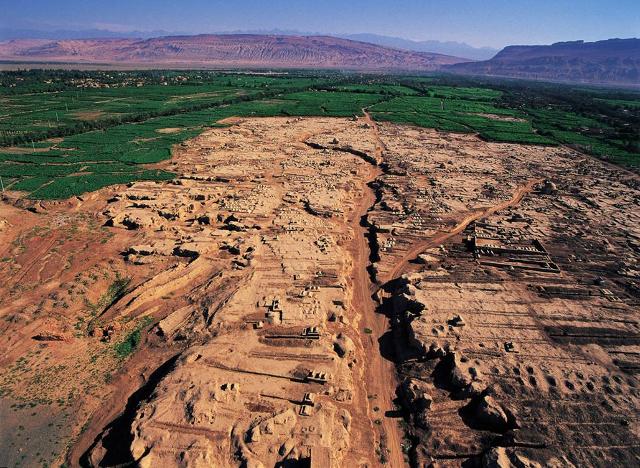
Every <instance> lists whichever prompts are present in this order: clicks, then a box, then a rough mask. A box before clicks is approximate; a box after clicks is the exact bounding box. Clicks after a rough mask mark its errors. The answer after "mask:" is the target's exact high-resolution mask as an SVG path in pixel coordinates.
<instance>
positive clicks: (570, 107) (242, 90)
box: [0, 71, 640, 199]
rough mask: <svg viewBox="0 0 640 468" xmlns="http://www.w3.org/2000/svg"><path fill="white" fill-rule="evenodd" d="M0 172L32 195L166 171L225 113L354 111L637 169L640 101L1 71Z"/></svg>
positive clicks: (492, 88) (565, 92) (180, 75)
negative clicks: (180, 147)
mask: <svg viewBox="0 0 640 468" xmlns="http://www.w3.org/2000/svg"><path fill="white" fill-rule="evenodd" d="M0 85H1V87H0V176H2V179H3V182H4V185H5V187H8V188H10V189H12V190H20V191H24V192H26V193H27V196H29V197H31V198H36V199H55V198H68V197H70V196H74V195H81V194H82V193H85V192H90V191H93V190H97V189H99V188H102V187H105V186H108V185H114V184H122V183H128V182H131V181H135V180H165V179H170V178H172V177H173V176H174V175H173V174H171V173H168V172H165V171H158V170H151V169H149V168H148V166H146V165H147V164H150V163H157V162H160V161H163V160H166V159H168V158H170V157H171V148H172V146H173V145H175V144H178V143H180V142H182V141H184V140H186V139H189V138H193V137H194V136H196V135H197V134H199V133H200V132H201V131H202V130H203V129H204V128H206V127H210V126H216V125H219V124H217V122H218V121H219V120H220V119H224V118H226V117H230V116H258V117H262V116H330V117H350V116H353V115H361V114H362V110H363V109H364V108H366V109H367V110H368V111H369V112H370V114H371V115H372V117H373V118H374V119H376V120H378V121H389V122H395V123H401V124H410V125H418V126H422V127H429V128H435V129H438V130H442V131H452V132H466V133H475V134H478V135H479V136H480V137H481V138H484V139H486V140H490V141H498V142H512V143H523V144H542V145H557V144H567V145H572V146H574V147H576V148H578V149H581V150H583V151H585V152H588V153H591V154H593V155H595V156H598V157H601V158H604V159H607V160H610V161H613V162H615V163H618V164H623V165H626V166H629V167H632V168H637V167H638V166H640V147H639V140H640V138H639V136H638V135H639V131H638V129H639V127H640V94H638V93H632V92H621V91H613V90H611V91H607V90H602V89H593V90H592V89H587V88H569V87H563V86H560V85H548V84H531V83H525V84H523V83H521V82H520V83H519V82H512V81H511V82H489V83H485V82H474V81H472V80H470V79H469V78H454V77H448V76H432V77H407V76H402V77H393V76H363V75H347V74H344V75H343V74H338V73H324V74H323V73H320V72H317V73H314V74H311V73H303V72H295V73H290V74H278V75H260V74H234V73H222V72H203V71H200V72H196V71H193V72H178V71H162V72H160V71H147V72H73V71H29V72H5V73H0Z"/></svg>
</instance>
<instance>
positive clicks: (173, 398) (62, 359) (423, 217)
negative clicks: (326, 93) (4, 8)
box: [0, 112, 640, 467]
mask: <svg viewBox="0 0 640 468" xmlns="http://www.w3.org/2000/svg"><path fill="white" fill-rule="evenodd" d="M225 123H227V124H228V125H229V126H228V127H226V128H214V129H210V130H207V131H205V132H204V133H203V134H201V135H200V136H198V137H196V138H194V139H193V140H190V141H188V142H186V143H184V144H182V145H181V146H179V147H176V148H175V149H174V157H173V158H172V159H171V160H170V161H169V162H167V163H166V164H165V165H164V166H165V167H166V168H167V169H169V170H171V171H173V172H175V173H177V174H179V178H178V179H176V181H174V182H169V183H155V182H154V183H151V182H139V183H134V184H130V185H129V186H126V187H124V186H120V187H114V188H109V189H105V190H102V191H99V192H96V193H92V194H87V195H85V196H83V197H82V198H75V199H72V200H69V201H66V202H47V203H42V204H40V203H37V204H33V203H32V202H26V201H24V200H20V199H19V197H18V194H8V196H7V197H6V198H5V200H4V201H3V202H2V204H0V241H1V242H0V258H1V259H2V262H1V263H0V273H1V274H2V276H3V278H6V280H5V281H4V282H3V283H2V284H1V285H0V297H2V302H1V303H0V318H1V319H2V320H0V327H1V333H0V349H2V350H3V351H4V352H3V353H2V357H1V358H0V366H1V368H2V373H1V377H0V391H1V392H2V400H1V402H0V419H2V420H3V426H4V427H3V429H7V430H6V431H5V432H6V434H8V436H7V437H2V440H1V441H0V465H9V466H14V465H18V464H22V465H25V466H32V465H38V464H40V465H41V464H43V463H48V464H50V465H51V464H52V463H62V462H63V461H66V462H67V463H68V464H70V465H72V466H77V465H79V464H82V465H85V466H90V465H94V466H119V465H123V464H125V465H126V464H128V463H132V462H137V463H139V464H140V465H141V466H149V467H155V466H175V465H181V466H240V465H243V464H244V465H245V466H294V465H295V463H309V460H310V463H311V466H353V465H355V466H377V465H380V464H383V463H385V464H387V466H393V467H395V466H402V465H404V464H406V463H411V464H412V465H414V466H423V465H426V464H428V463H430V462H431V461H437V462H438V463H439V464H440V465H444V466H460V465H461V464H463V463H465V462H467V463H471V464H472V465H471V466H473V464H477V465H481V464H483V463H484V464H490V463H491V462H492V461H493V460H494V459H495V460H498V462H499V463H501V464H500V465H494V466H509V465H508V463H509V460H511V463H520V462H522V463H524V462H527V461H528V462H531V463H540V464H542V465H549V464H556V465H558V466H567V465H569V464H573V465H575V466H584V465H601V466H611V465H615V464H620V465H634V464H637V462H638V458H639V457H640V452H639V447H638V444H637V442H635V441H636V440H637V438H638V425H637V422H638V421H637V416H635V415H637V410H638V390H637V384H638V382H637V379H636V377H635V375H636V373H637V369H638V359H637V356H638V352H640V350H639V349H638V345H639V341H638V336H639V335H638V322H637V319H638V317H637V310H638V308H637V305H638V285H637V281H638V276H639V275H640V273H639V268H640V267H639V266H638V256H639V251H640V231H639V228H638V226H639V223H638V221H640V220H639V219H638V218H640V214H639V213H640V210H639V209H638V205H639V204H640V201H639V200H640V193H639V183H638V179H637V177H636V176H634V175H633V174H629V173H625V172H623V171H618V170H617V169H615V168H612V167H611V166H605V165H603V164H602V163H600V162H597V161H594V160H592V159H589V158H586V157H585V156H583V155H580V154H578V153H575V152H573V151H571V150H567V149H563V148H545V147H533V146H523V145H510V144H496V143H487V142H483V141H481V140H479V139H478V138H476V137H475V136H471V135H458V134H446V133H438V132H435V131H432V130H426V129H417V128H413V127H403V126H396V125H391V124H384V125H380V126H378V125H376V124H375V123H374V122H373V121H371V119H369V117H368V115H367V114H366V112H365V116H364V117H363V118H361V119H358V120H347V119H329V118H304V119H302V118H289V119H284V118H265V119H233V120H229V121H227V122H225ZM166 130H167V131H172V129H166ZM27 208H29V209H27ZM456 316H460V317H459V318H458V317H456ZM132 343H133V344H132ZM128 345H129V348H128V347H127V346H128ZM131 346H133V347H135V348H136V350H135V352H134V353H129V351H130V348H131ZM499 446H500V448H498V447H499ZM518 460H519V461H518Z"/></svg>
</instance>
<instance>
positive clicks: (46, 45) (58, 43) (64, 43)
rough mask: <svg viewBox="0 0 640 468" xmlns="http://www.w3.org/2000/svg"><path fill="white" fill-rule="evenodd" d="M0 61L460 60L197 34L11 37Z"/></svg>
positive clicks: (329, 63)
mask: <svg viewBox="0 0 640 468" xmlns="http://www.w3.org/2000/svg"><path fill="white" fill-rule="evenodd" d="M0 60H10V61H21V62H27V61H46V62H67V63H69V62H70V63H113V64H126V65H127V66H135V65H160V66H171V65H180V66H203V67H247V68H250V67H260V68H262V67H266V68H327V69H329V68H334V69H351V70H407V71H409V70H413V71H433V70H437V69H439V68H440V67H441V66H443V65H451V64H454V63H460V62H464V61H465V59H460V58H456V57H451V56H448V55H442V54H434V53H427V52H414V51H408V50H399V49H392V48H389V47H383V46H379V45H375V44H369V43H366V42H359V41H352V40H348V39H342V38H336V37H330V36H288V35H277V36H276V35H252V34H223V35H212V34H203V35H198V36H166V37H155V38H150V39H128V38H108V39H65V40H49V39H15V40H10V41H4V42H0Z"/></svg>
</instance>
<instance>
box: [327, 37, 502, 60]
mask: <svg viewBox="0 0 640 468" xmlns="http://www.w3.org/2000/svg"><path fill="white" fill-rule="evenodd" d="M338 37H344V38H345V39H352V40H354V41H363V42H370V43H371V44H378V45H382V46H386V47H394V48H396V49H406V50H415V51H416V52H435V53H438V54H444V55H453V56H454V57H464V58H468V59H472V60H487V59H490V58H491V57H493V56H494V55H496V54H497V53H498V49H492V48H491V47H473V46H470V45H469V44H465V43H464V42H451V41H450V42H442V41H411V40H409V39H403V38H401V37H392V36H380V35H378V34H347V35H341V36H338Z"/></svg>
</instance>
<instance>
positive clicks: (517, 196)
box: [382, 179, 542, 284]
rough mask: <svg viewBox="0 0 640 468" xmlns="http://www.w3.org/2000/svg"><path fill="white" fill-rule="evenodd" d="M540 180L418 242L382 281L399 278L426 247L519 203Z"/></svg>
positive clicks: (439, 243)
mask: <svg viewBox="0 0 640 468" xmlns="http://www.w3.org/2000/svg"><path fill="white" fill-rule="evenodd" d="M540 182H542V179H533V180H530V181H529V182H527V183H526V184H525V185H523V186H521V187H519V188H518V189H517V190H516V191H515V192H514V194H513V196H512V197H511V198H510V199H509V200H505V201H504V202H502V203H498V204H497V205H493V206H490V207H488V208H483V209H478V210H474V211H473V212H472V213H471V214H469V215H467V216H465V217H464V218H463V219H462V220H461V221H459V222H458V224H456V226H455V227H454V228H453V229H451V230H450V231H446V232H441V233H438V234H436V235H435V236H432V237H430V238H429V239H427V240H425V241H423V242H420V243H418V244H417V245H416V246H415V247H413V248H412V249H410V250H409V251H408V252H407V253H406V254H404V256H403V257H402V259H401V260H400V262H398V264H397V265H396V267H395V268H394V269H393V270H392V271H391V273H389V276H388V277H387V278H384V280H383V281H382V283H383V284H384V283H387V282H389V281H392V280H394V279H396V278H398V277H399V276H400V275H401V274H402V273H404V271H405V270H406V269H407V267H408V266H409V263H410V262H411V261H412V260H414V259H415V258H416V257H417V256H418V255H419V254H420V253H422V252H423V251H425V250H426V249H429V248H432V247H436V246H438V245H441V244H442V243H444V242H446V241H447V240H448V239H450V238H451V237H453V236H455V235H456V234H459V233H461V232H462V231H464V230H465V229H466V227H467V226H468V225H469V224H471V223H472V222H474V221H478V220H479V219H482V218H486V217H487V216H490V215H492V214H494V213H495V212H497V211H500V210H504V209H506V208H510V207H513V206H516V205H518V204H519V203H520V202H521V201H522V199H523V198H524V196H525V195H526V194H527V193H529V192H531V190H533V187H534V186H535V185H536V184H539V183H540Z"/></svg>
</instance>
